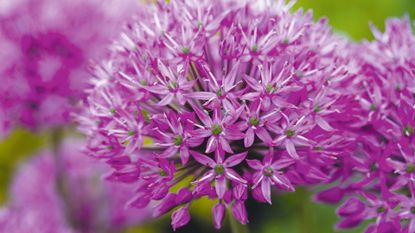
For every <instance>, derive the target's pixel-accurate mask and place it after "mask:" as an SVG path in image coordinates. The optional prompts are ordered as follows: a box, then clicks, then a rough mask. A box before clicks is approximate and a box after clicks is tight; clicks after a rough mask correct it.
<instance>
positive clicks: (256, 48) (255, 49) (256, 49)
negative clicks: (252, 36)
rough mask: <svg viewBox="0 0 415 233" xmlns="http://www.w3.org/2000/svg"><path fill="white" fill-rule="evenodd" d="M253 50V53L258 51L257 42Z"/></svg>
mask: <svg viewBox="0 0 415 233" xmlns="http://www.w3.org/2000/svg"><path fill="white" fill-rule="evenodd" d="M251 51H252V52H253V53H256V52H257V51H258V45H256V44H254V45H252V48H251Z"/></svg>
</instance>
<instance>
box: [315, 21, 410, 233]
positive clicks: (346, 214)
mask: <svg viewBox="0 0 415 233" xmlns="http://www.w3.org/2000/svg"><path fill="white" fill-rule="evenodd" d="M372 32H373V35H374V37H375V40H374V41H363V42H362V43H360V44H358V45H356V46H354V48H353V49H351V50H350V51H349V53H351V54H354V55H353V58H354V60H355V63H356V64H359V66H358V67H359V68H358V69H357V70H356V76H355V77H353V78H352V79H350V80H349V85H343V86H340V87H339V89H338V90H341V89H343V90H344V91H348V92H350V93H351V94H352V95H353V97H354V99H355V101H356V102H355V103H358V105H357V106H356V105H355V104H353V103H352V102H350V103H349V104H348V105H349V106H350V107H349V108H350V110H351V111H350V113H352V116H354V117H353V118H354V119H355V120H353V122H352V124H349V125H347V128H345V130H347V132H348V133H347V134H348V141H349V142H348V143H349V144H350V146H349V147H348V150H347V152H346V153H342V156H340V157H339V160H338V161H337V162H336V164H335V167H336V168H335V169H333V171H332V172H333V176H332V178H331V181H333V182H338V184H337V185H338V186H335V187H332V188H331V189H328V190H326V191H323V192H321V193H320V194H318V195H317V196H316V199H317V200H320V201H323V202H327V203H332V204H334V203H338V202H340V201H341V200H342V198H343V197H346V198H347V201H345V202H344V203H343V204H342V205H341V206H340V207H339V208H338V210H337V214H338V215H339V216H340V218H341V220H340V222H339V223H338V224H337V228H342V229H346V228H353V227H357V226H359V225H360V224H361V223H363V222H365V221H366V220H370V221H371V222H372V223H370V224H369V225H368V227H367V228H366V230H365V232H373V233H374V232H391V233H392V232H405V233H411V232H415V223H414V220H413V216H415V207H414V202H413V198H414V185H415V183H414V182H415V179H414V174H415V135H414V126H415V88H414V87H415V79H414V78H413V77H414V75H415V73H414V70H415V69H414V68H415V63H414V59H415V53H414V52H415V36H414V35H413V32H412V30H411V23H410V20H409V18H408V17H404V18H402V19H389V20H387V22H386V26H385V32H380V31H379V30H378V29H376V28H375V27H374V26H372Z"/></svg>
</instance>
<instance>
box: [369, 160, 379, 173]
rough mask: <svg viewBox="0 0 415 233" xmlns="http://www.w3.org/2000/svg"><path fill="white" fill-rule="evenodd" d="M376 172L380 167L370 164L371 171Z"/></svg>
mask: <svg viewBox="0 0 415 233" xmlns="http://www.w3.org/2000/svg"><path fill="white" fill-rule="evenodd" d="M376 170H378V165H377V164H376V163H375V162H373V163H371V164H370V171H372V172H374V171H376Z"/></svg>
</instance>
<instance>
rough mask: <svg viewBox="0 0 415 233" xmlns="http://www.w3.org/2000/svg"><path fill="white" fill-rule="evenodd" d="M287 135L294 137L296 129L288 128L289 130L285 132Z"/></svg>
mask: <svg viewBox="0 0 415 233" xmlns="http://www.w3.org/2000/svg"><path fill="white" fill-rule="evenodd" d="M285 134H286V135H287V137H289V138H290V137H292V136H294V134H295V131H294V130H292V129H288V130H287V132H286V133H285Z"/></svg>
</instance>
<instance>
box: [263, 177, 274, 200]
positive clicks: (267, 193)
mask: <svg viewBox="0 0 415 233" xmlns="http://www.w3.org/2000/svg"><path fill="white" fill-rule="evenodd" d="M261 191H262V195H263V196H264V198H265V200H266V201H267V202H268V203H269V204H272V202H271V182H270V180H269V178H265V179H263V180H262V182H261Z"/></svg>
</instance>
